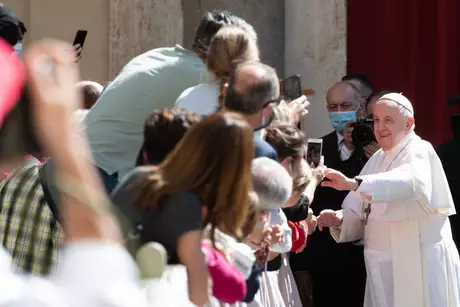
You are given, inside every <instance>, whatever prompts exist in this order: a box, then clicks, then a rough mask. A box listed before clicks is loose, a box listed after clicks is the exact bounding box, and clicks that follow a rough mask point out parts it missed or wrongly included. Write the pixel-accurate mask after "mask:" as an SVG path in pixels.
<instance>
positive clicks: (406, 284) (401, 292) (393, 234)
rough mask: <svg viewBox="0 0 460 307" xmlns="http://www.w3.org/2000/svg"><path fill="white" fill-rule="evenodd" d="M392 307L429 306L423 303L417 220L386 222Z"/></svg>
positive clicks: (421, 265)
mask: <svg viewBox="0 0 460 307" xmlns="http://www.w3.org/2000/svg"><path fill="white" fill-rule="evenodd" d="M390 242H391V255H392V260H393V280H394V284H393V287H394V307H408V306H414V307H415V306H420V307H423V306H429V305H428V302H426V303H427V304H425V302H424V287H423V273H422V268H423V263H422V256H421V255H422V251H421V247H420V233H419V229H418V221H417V220H407V221H403V222H391V223H390Z"/></svg>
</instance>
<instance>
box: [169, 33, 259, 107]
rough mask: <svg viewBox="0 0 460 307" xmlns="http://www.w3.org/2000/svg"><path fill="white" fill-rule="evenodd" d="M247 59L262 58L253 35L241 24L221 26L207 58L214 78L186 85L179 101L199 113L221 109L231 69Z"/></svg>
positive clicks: (180, 104) (180, 105)
mask: <svg viewBox="0 0 460 307" xmlns="http://www.w3.org/2000/svg"><path fill="white" fill-rule="evenodd" d="M246 61H259V48H258V47H257V42H256V40H254V38H253V36H252V35H251V34H250V33H248V32H247V31H246V30H244V29H242V28H240V27H234V26H226V27H223V28H221V29H220V30H219V31H218V32H217V33H216V35H214V37H213V39H212V41H211V45H210V46H209V54H208V57H207V59H206V66H207V69H208V71H209V72H210V73H211V75H212V77H211V80H210V81H209V83H203V84H199V85H197V86H194V87H191V88H188V89H186V90H185V91H184V92H183V93H182V94H181V95H180V96H179V98H178V99H177V100H176V105H177V106H179V107H181V108H183V109H185V110H187V111H191V112H194V113H197V114H200V115H209V114H211V113H214V112H215V111H216V110H217V109H219V100H220V96H221V94H222V89H223V88H224V86H225V84H226V83H227V81H228V78H229V76H230V73H231V72H232V70H233V69H234V68H235V67H236V66H237V65H238V64H240V63H243V62H246Z"/></svg>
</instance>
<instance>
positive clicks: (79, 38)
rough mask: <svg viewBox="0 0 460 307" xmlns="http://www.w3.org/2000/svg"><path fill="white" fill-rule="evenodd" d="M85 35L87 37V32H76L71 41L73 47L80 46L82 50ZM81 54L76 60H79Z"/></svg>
mask: <svg viewBox="0 0 460 307" xmlns="http://www.w3.org/2000/svg"><path fill="white" fill-rule="evenodd" d="M86 35H88V31H86V30H78V31H77V34H75V39H74V40H73V46H76V45H80V48H83V46H84V45H85V41H86ZM80 55H81V52H79V53H78V54H77V58H79V57H80Z"/></svg>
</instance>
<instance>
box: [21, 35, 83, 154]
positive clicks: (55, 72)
mask: <svg viewBox="0 0 460 307" xmlns="http://www.w3.org/2000/svg"><path fill="white" fill-rule="evenodd" d="M70 50H71V48H69V45H67V44H65V43H62V42H59V41H55V40H43V41H39V42H37V43H35V44H34V45H33V46H32V47H31V48H30V49H29V50H28V51H27V52H26V53H25V58H24V60H25V67H26V70H27V74H28V78H29V90H30V92H31V94H32V97H33V99H32V101H33V109H34V121H35V123H36V125H37V128H38V131H39V135H40V139H41V141H42V142H43V143H44V145H45V148H46V149H48V150H50V151H51V152H52V153H57V152H60V151H61V150H62V147H63V146H64V145H65V144H68V140H69V137H71V136H72V135H74V134H75V133H76V129H75V128H76V127H75V125H74V117H73V116H74V115H73V112H74V111H75V110H76V108H77V106H78V104H79V103H80V101H79V97H78V93H77V91H76V90H75V87H74V84H75V83H77V82H78V80H79V77H78V68H77V66H76V64H75V60H74V59H75V58H74V54H73V52H72V51H70Z"/></svg>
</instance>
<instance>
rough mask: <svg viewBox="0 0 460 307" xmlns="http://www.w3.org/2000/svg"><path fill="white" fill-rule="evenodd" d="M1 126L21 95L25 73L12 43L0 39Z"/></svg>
mask: <svg viewBox="0 0 460 307" xmlns="http://www.w3.org/2000/svg"><path fill="white" fill-rule="evenodd" d="M0 67H1V68H0V127H1V125H2V123H3V120H4V119H5V117H6V116H7V115H8V113H9V112H10V111H11V110H12V109H13V108H14V106H15V105H16V103H17V102H18V101H19V98H20V96H21V90H22V87H23V85H24V80H25V73H24V68H23V66H22V63H21V60H20V59H19V57H18V56H17V55H16V53H14V50H13V48H12V47H11V46H10V44H8V43H6V42H5V41H4V40H2V39H0Z"/></svg>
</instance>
